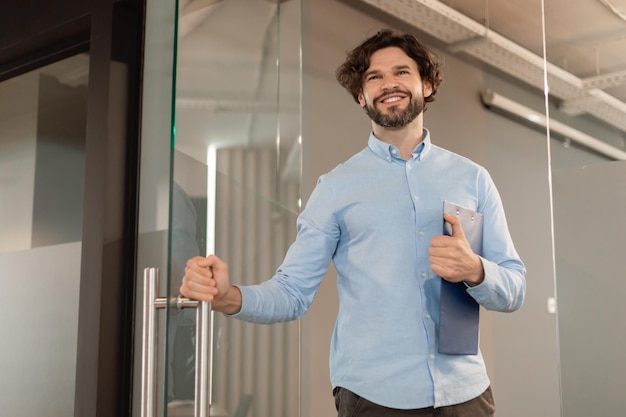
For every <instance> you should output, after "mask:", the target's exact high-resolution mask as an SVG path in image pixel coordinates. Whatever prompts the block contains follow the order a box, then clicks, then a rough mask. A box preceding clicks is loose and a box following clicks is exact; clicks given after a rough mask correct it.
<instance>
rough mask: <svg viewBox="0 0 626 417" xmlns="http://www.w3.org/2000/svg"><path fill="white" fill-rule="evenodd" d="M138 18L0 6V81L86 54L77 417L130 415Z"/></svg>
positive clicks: (85, 3) (35, 5)
mask: <svg viewBox="0 0 626 417" xmlns="http://www.w3.org/2000/svg"><path fill="white" fill-rule="evenodd" d="M144 15H145V5H144V2H143V1H141V0H56V1H54V0H53V1H49V0H48V1H45V0H22V1H20V2H3V3H2V5H0V28H1V29H0V82H1V81H4V80H7V79H10V78H13V77H15V76H17V75H21V74H24V73H26V72H29V71H32V70H34V69H37V68H40V67H42V66H45V65H47V64H50V63H52V62H56V61H58V60H61V59H64V58H67V57H69V56H72V55H75V54H77V53H81V52H86V51H89V55H90V60H89V62H90V63H89V89H88V98H87V128H86V133H85V183H84V202H83V207H84V208H83V216H84V217H83V231H82V261H81V273H80V300H79V323H78V342H77V343H78V345H77V358H76V360H77V364H76V365H77V366H76V391H75V406H74V415H76V416H81V417H92V416H94V417H95V416H99V415H102V416H109V415H117V416H130V415H131V409H132V389H131V388H132V369H133V366H132V364H133V349H132V347H133V339H134V303H135V293H134V292H135V280H136V277H135V265H136V240H137V238H136V235H137V233H136V230H137V211H138V210H137V206H138V185H137V184H138V165H139V152H140V149H139V139H138V138H139V126H140V123H139V119H140V93H141V66H142V55H143V54H142V50H143V21H144ZM112 60H115V61H119V62H123V63H124V64H126V68H127V80H128V84H127V90H126V91H127V93H126V95H125V96H124V97H121V98H120V97H119V96H114V95H112V94H111V91H112V90H111V87H112V84H111V83H112V82H115V81H112V68H111V65H110V64H111V61H112ZM120 101H123V103H122V102H120ZM120 105H123V106H124V107H125V108H126V109H127V111H126V120H125V121H124V124H125V126H123V127H121V128H123V129H124V130H125V132H126V135H125V138H124V140H122V141H113V140H111V137H110V136H111V135H109V128H110V127H111V126H110V124H109V123H110V117H109V116H110V111H109V110H110V109H112V108H115V106H120ZM118 127H119V126H118ZM120 166H122V167H124V174H123V175H118V171H119V167H120ZM111 196H115V198H111ZM111 222H114V223H115V224H117V225H118V226H119V227H118V229H119V230H120V232H119V234H118V235H116V236H115V237H114V239H113V240H111V236H110V233H109V235H108V236H107V230H106V228H107V227H108V226H110V225H111Z"/></svg>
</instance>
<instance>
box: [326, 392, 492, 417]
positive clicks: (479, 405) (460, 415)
mask: <svg viewBox="0 0 626 417" xmlns="http://www.w3.org/2000/svg"><path fill="white" fill-rule="evenodd" d="M333 395H334V396H335V407H337V417H407V416H412V417H493V416H494V413H495V409H496V407H495V404H494V401H493V394H492V392H491V387H489V388H487V390H486V391H485V392H483V393H482V394H481V395H479V396H478V397H476V398H474V399H472V400H469V401H467V402H464V403H461V404H455V405H449V406H445V407H438V408H433V407H427V408H417V409H414V410H398V409H395V408H387V407H383V406H381V405H378V404H374V403H373V402H371V401H368V400H366V399H365V398H363V397H359V396H358V395H356V394H355V393H353V392H352V391H349V390H347V389H345V388H341V387H337V388H335V389H334V390H333Z"/></svg>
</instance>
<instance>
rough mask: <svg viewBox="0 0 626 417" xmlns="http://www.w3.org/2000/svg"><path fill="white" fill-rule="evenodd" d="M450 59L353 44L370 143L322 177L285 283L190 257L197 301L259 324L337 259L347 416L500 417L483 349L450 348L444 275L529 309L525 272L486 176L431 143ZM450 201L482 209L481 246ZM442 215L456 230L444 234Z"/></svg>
mask: <svg viewBox="0 0 626 417" xmlns="http://www.w3.org/2000/svg"><path fill="white" fill-rule="evenodd" d="M439 68H440V65H439V63H438V61H437V60H436V58H435V57H434V55H433V54H432V53H431V52H429V51H428V50H427V49H426V48H425V47H424V46H423V45H422V44H421V43H420V42H419V41H418V40H417V39H416V38H415V37H414V36H412V35H409V34H397V33H395V32H392V31H389V30H383V31H380V32H379V33H377V34H376V35H374V36H372V37H371V38H369V39H367V40H365V41H364V42H363V43H362V44H361V45H359V46H358V47H356V48H355V49H354V50H353V51H351V52H350V53H349V54H348V56H347V59H346V62H345V63H344V64H343V65H342V66H341V67H340V68H339V69H338V70H337V79H338V81H339V83H340V84H341V85H342V86H344V87H345V88H346V89H347V90H348V92H350V93H351V94H352V96H353V97H354V99H355V101H356V102H357V103H359V105H360V106H361V107H362V108H363V109H364V111H365V112H366V113H367V115H368V116H369V117H370V119H371V120H372V132H371V134H370V137H369V140H368V146H367V147H366V148H365V149H363V150H362V151H361V152H359V153H357V154H356V155H354V156H353V157H352V158H350V159H349V160H348V161H346V162H345V163H343V164H341V165H339V166H337V167H336V168H335V169H334V170H332V171H331V172H329V173H328V174H326V175H324V176H322V177H321V178H320V179H319V181H318V184H317V187H316V188H315V190H314V192H313V193H312V195H311V197H310V199H309V201H308V203H307V205H306V208H305V209H304V210H303V212H302V213H301V214H300V216H299V217H298V236H297V238H296V241H295V242H294V244H293V245H292V246H291V247H290V248H289V250H288V252H287V255H286V257H285V260H284V262H283V264H282V265H281V266H280V267H279V268H278V270H277V272H276V274H275V275H274V277H273V278H272V279H270V280H268V281H266V282H264V283H263V284H260V285H255V286H248V287H236V286H233V285H231V284H230V282H229V277H228V267H227V265H226V264H225V263H224V262H223V261H222V260H220V259H219V258H217V257H215V256H213V255H211V256H209V257H207V258H194V259H191V260H190V261H189V262H188V264H187V268H186V274H185V277H184V279H183V284H182V286H181V293H182V294H183V295H185V296H188V297H191V298H196V299H200V300H205V301H212V302H213V308H214V309H215V310H217V311H221V312H224V313H225V314H228V315H232V316H233V317H237V318H240V319H242V320H246V321H250V322H255V323H272V322H278V321H287V320H293V319H297V318H299V317H301V316H302V315H303V314H304V313H305V312H306V310H307V308H308V307H309V305H310V304H311V302H312V301H313V297H314V295H315V293H316V291H317V289H318V287H319V285H320V281H321V280H322V278H323V277H324V275H325V273H326V271H327V268H328V265H329V262H330V261H331V260H332V261H333V263H334V265H335V268H336V270H337V275H338V282H337V285H338V291H339V300H340V308H339V314H338V317H337V322H336V324H335V330H334V333H333V337H332V345H331V358H330V367H331V380H332V385H333V393H334V395H335V403H336V406H337V410H338V416H339V417H346V416H359V417H374V416H377V417H378V416H388V417H395V416H435V415H437V416H471V417H481V416H492V415H493V413H494V403H493V398H492V395H491V389H490V385H489V380H488V377H487V374H486V371H485V365H484V362H483V359H482V356H481V354H480V352H479V353H478V354H476V355H447V354H441V353H439V352H438V336H439V333H438V332H439V330H438V325H439V299H440V298H439V296H440V288H441V279H442V278H443V279H444V280H447V281H450V282H464V283H465V285H466V287H467V290H466V291H467V292H468V293H469V294H470V295H471V296H472V297H473V298H474V299H475V300H476V301H477V302H478V303H480V305H482V306H483V307H485V308H487V309H490V310H497V311H514V310H517V309H518V308H520V306H521V305H522V302H523V299H524V293H525V278H524V276H525V269H524V265H523V263H522V262H521V260H520V259H519V256H518V255H517V253H516V251H515V248H514V246H513V243H512V241H511V238H510V235H509V232H508V228H507V224H506V219H505V216H504V211H503V208H502V203H501V201H500V197H499V195H498V192H497V190H496V188H495V186H494V184H493V182H492V180H491V178H490V177H489V174H488V173H487V171H486V170H485V169H484V168H482V167H480V166H478V165H477V164H475V163H473V162H471V161H469V160H468V159H466V158H463V157H461V156H459V155H456V154H454V153H452V152H449V151H446V150H444V149H441V148H439V147H437V146H435V145H433V144H432V142H431V138H430V132H429V131H428V130H426V129H425V128H424V127H423V114H424V110H425V109H426V103H427V102H432V101H433V100H434V96H435V93H436V92H437V88H438V86H439V84H440V83H441V80H442V77H441V75H440V69H439ZM444 201H452V202H455V203H456V204H458V205H461V206H463V207H465V208H468V209H470V210H473V211H475V212H478V213H480V214H481V215H482V216H483V219H484V225H483V235H482V236H483V246H482V251H481V254H482V256H479V255H477V254H476V253H474V252H473V251H472V250H471V249H470V244H469V243H468V241H467V239H466V237H465V233H464V231H463V228H462V227H461V223H460V220H459V218H458V217H456V216H451V215H448V214H445V215H444V213H443V202H444ZM444 220H445V221H446V222H448V223H449V224H450V225H451V229H452V233H451V236H444V235H442V232H443V224H444Z"/></svg>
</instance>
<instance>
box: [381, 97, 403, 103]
mask: <svg viewBox="0 0 626 417" xmlns="http://www.w3.org/2000/svg"><path fill="white" fill-rule="evenodd" d="M398 100H402V97H389V98H386V99H384V100H383V103H393V102H394V101H398Z"/></svg>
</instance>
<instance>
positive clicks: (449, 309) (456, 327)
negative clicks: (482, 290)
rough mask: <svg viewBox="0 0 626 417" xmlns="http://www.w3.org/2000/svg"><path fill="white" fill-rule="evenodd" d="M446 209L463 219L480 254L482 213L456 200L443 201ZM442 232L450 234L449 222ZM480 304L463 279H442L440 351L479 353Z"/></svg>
mask: <svg viewBox="0 0 626 417" xmlns="http://www.w3.org/2000/svg"><path fill="white" fill-rule="evenodd" d="M443 209H444V212H445V213H449V214H452V215H455V216H458V217H459V218H460V219H461V226H462V227H463V232H464V233H465V236H466V237H467V240H468V242H469V244H470V247H471V248H472V250H473V251H474V253H476V254H478V255H481V253H482V244H483V217H482V215H481V214H480V213H477V212H475V211H473V210H470V209H467V208H465V207H462V206H460V205H458V204H455V203H450V202H448V201H444V207H443ZM443 229H444V230H443V232H444V234H446V235H451V234H452V232H451V229H450V225H449V224H447V223H445V222H444V227H443ZM478 325H479V305H478V303H477V302H476V300H474V298H473V297H472V296H471V295H469V294H468V293H467V285H466V284H465V283H464V282H458V283H454V282H449V281H446V280H444V279H441V300H440V304H439V353H443V354H447V355H476V354H477V353H478Z"/></svg>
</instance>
